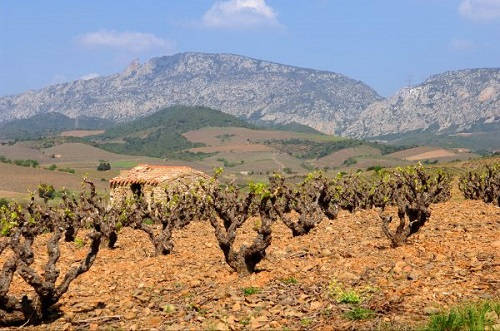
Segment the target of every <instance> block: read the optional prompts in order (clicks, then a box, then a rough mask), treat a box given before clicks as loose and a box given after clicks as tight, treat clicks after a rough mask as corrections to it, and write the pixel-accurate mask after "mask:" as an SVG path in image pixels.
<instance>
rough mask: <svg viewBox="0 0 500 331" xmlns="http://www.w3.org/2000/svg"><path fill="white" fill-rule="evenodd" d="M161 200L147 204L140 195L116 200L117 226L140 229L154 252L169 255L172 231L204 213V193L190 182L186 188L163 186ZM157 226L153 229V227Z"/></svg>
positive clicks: (171, 247)
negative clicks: (190, 184) (163, 190)
mask: <svg viewBox="0 0 500 331" xmlns="http://www.w3.org/2000/svg"><path fill="white" fill-rule="evenodd" d="M165 195H166V197H165V199H162V200H161V201H160V200H159V199H158V201H155V200H154V196H153V195H152V196H151V197H150V198H151V201H152V203H149V202H148V201H147V200H146V199H145V197H144V196H142V195H141V196H137V197H135V198H133V199H128V200H124V201H122V202H121V203H117V204H116V205H115V206H114V209H115V210H117V212H118V213H119V219H120V225H121V226H122V227H123V226H128V227H131V228H134V229H137V230H141V231H144V232H145V233H146V234H147V235H148V237H149V239H150V240H151V243H152V244H153V246H154V249H155V253H154V254H155V255H160V254H162V255H166V254H169V253H170V252H171V251H172V249H173V246H174V245H173V241H172V232H173V230H174V229H175V228H182V227H184V226H186V225H187V224H189V223H190V222H191V221H193V220H197V219H203V218H204V217H205V215H206V214H207V212H206V209H207V203H206V199H205V194H204V192H203V191H202V190H201V187H199V186H195V185H193V186H192V187H191V188H190V189H188V190H186V187H184V186H183V185H178V186H169V187H167V188H165ZM158 226H159V227H160V230H159V231H157V230H156V228H157V227H158Z"/></svg>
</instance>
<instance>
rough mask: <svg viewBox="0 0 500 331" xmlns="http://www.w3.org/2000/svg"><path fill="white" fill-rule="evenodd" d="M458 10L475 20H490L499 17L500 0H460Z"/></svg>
mask: <svg viewBox="0 0 500 331" xmlns="http://www.w3.org/2000/svg"><path fill="white" fill-rule="evenodd" d="M458 12H459V13H460V15H462V16H463V17H465V18H468V19H471V20H475V21H491V20H494V19H497V18H500V0H462V2H461V3H460V6H459V7H458Z"/></svg>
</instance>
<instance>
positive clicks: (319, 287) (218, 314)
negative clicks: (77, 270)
mask: <svg viewBox="0 0 500 331" xmlns="http://www.w3.org/2000/svg"><path fill="white" fill-rule="evenodd" d="M431 209H432V215H431V218H430V220H429V222H428V223H427V224H426V225H425V226H424V227H423V228H422V229H421V231H420V232H419V233H418V234H416V235H414V236H413V237H411V239H410V241H409V242H408V243H407V244H406V245H404V246H402V247H399V248H395V249H394V248H390V247H389V242H388V240H387V239H386V238H385V237H384V235H383V233H382V231H381V228H380V223H379V220H378V217H377V212H376V211H374V210H368V211H360V212H355V213H354V214H349V213H347V212H341V213H340V214H339V217H338V218H337V219H335V220H332V221H330V220H326V219H325V220H323V222H322V223H320V224H319V226H318V227H317V228H316V229H314V230H313V231H312V232H311V233H309V234H308V235H305V236H301V237H296V238H293V237H292V236H291V233H290V231H289V230H288V228H286V227H285V226H284V225H283V224H282V223H281V222H278V223H276V224H275V225H274V226H273V239H272V240H273V241H272V244H271V246H270V247H269V248H268V250H267V256H266V258H265V259H264V260H263V261H262V262H261V263H260V264H259V266H258V268H259V270H260V271H259V272H258V273H256V274H253V275H251V276H247V277H238V275H237V274H236V273H234V272H233V271H232V270H231V269H230V268H229V267H228V266H227V265H226V264H225V262H224V257H223V254H222V252H221V250H220V249H219V248H218V244H217V241H216V240H215V236H214V233H213V230H212V228H211V226H210V225H209V224H208V223H206V222H196V223H192V224H190V225H189V226H187V227H186V228H184V229H182V230H176V231H175V232H174V238H175V247H174V251H173V252H172V253H171V254H170V255H167V256H161V257H152V256H151V253H152V246H151V245H150V242H149V240H148V239H147V236H146V235H145V234H144V233H142V232H139V231H134V230H131V229H128V228H125V229H124V230H123V231H122V232H121V233H120V235H119V239H118V245H117V246H118V247H117V248H116V249H115V250H108V249H104V248H103V249H102V250H101V251H100V252H99V255H98V256H97V259H96V261H95V264H94V266H93V267H92V268H91V269H90V271H89V272H87V273H84V274H83V275H82V276H80V277H79V278H78V279H77V280H75V281H74V282H73V283H72V285H71V287H70V290H69V291H68V293H66V294H65V295H64V296H63V297H62V299H61V307H60V308H61V310H62V312H63V315H62V316H61V317H60V318H58V319H56V320H55V321H53V322H50V324H48V325H43V326H41V327H39V329H47V328H49V329H58V330H62V329H66V330H68V329H82V328H89V327H90V328H91V329H98V328H103V329H151V328H155V329H165V330H180V329H183V330H185V329H192V330H201V329H205V330H206V329H211V330H224V329H230V330H240V329H263V330H269V329H283V328H287V329H292V330H296V329H304V330H306V329H307V330H308V329H321V330H374V329H383V330H392V329H398V330H399V329H401V330H403V329H404V330H407V329H415V328H416V327H417V326H420V325H422V323H425V321H426V320H427V319H428V317H429V311H431V310H434V311H435V310H441V309H447V308H450V307H453V306H454V305H457V304H461V303H463V302H468V301H476V300H479V299H481V298H497V299H498V297H499V294H500V292H499V286H498V275H499V273H500V266H499V265H498V260H499V252H500V241H499V238H500V210H499V209H498V208H497V207H495V206H493V205H491V204H489V205H487V204H484V203H482V202H479V201H463V200H462V199H459V200H458V201H451V202H447V203H441V204H436V205H433V206H432V207H431ZM251 223H252V222H247V224H246V225H245V226H244V228H243V229H242V230H241V235H242V237H243V238H244V239H242V240H240V241H239V242H240V243H242V242H249V240H251V238H252V237H251V234H253V233H254V232H253V231H252V229H251V228H252V226H253V225H252V224H253V223H252V224H251ZM81 236H83V234H81ZM46 240H47V237H43V238H41V239H37V240H36V242H35V256H36V257H38V258H37V259H36V261H37V262H35V268H37V269H38V270H41V268H42V265H41V263H40V260H39V259H40V258H42V260H43V258H45V259H46V256H47V253H46V248H45V246H43V244H44V243H45V241H46ZM86 249H88V248H78V247H77V246H76V245H75V244H73V243H63V244H62V250H61V260H60V264H61V265H62V267H61V271H62V272H64V271H65V270H67V268H68V267H69V266H70V265H71V263H72V262H74V261H75V260H78V259H81V258H82V257H83V256H84V254H85V252H86ZM248 287H254V288H256V289H257V290H258V291H257V293H255V294H251V295H245V294H244V292H243V289H244V288H248ZM26 288H27V286H26V284H25V283H23V282H22V281H21V280H20V279H19V277H17V276H16V277H15V278H14V281H13V291H14V292H17V293H20V292H21V291H22V290H23V289H26ZM335 289H342V290H343V291H354V292H355V293H358V294H359V296H360V297H361V304H360V305H361V306H362V307H364V308H367V309H370V310H371V311H372V315H371V316H370V318H367V319H364V320H359V321H356V320H350V319H348V318H347V317H346V315H345V314H346V312H347V311H349V309H350V308H349V307H350V306H349V305H348V304H344V303H339V302H338V297H337V294H336V291H335Z"/></svg>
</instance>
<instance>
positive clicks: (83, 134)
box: [60, 130, 104, 138]
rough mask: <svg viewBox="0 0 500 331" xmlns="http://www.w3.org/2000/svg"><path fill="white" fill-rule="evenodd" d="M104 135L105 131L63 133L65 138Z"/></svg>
mask: <svg viewBox="0 0 500 331" xmlns="http://www.w3.org/2000/svg"><path fill="white" fill-rule="evenodd" d="M102 133H104V130H71V131H63V132H61V134H60V135H61V136H63V137H80V138H82V137H89V136H96V135H98V134H102Z"/></svg>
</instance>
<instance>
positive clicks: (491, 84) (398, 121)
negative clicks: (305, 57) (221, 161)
mask: <svg viewBox="0 0 500 331" xmlns="http://www.w3.org/2000/svg"><path fill="white" fill-rule="evenodd" d="M175 105H185V106H203V107H208V108H213V109H218V110H221V111H223V112H226V113H228V114H231V115H235V116H238V117H241V118H244V119H246V120H250V121H252V122H275V123H278V124H287V123H292V122H295V123H299V124H302V125H306V126H309V127H312V128H314V129H316V130H319V131H321V132H323V133H327V134H336V135H343V136H351V137H356V138H370V137H378V136H384V135H394V134H404V133H407V132H416V131H419V130H420V131H426V132H435V133H443V132H447V131H450V132H452V133H454V132H463V131H465V130H467V129H470V128H477V127H481V126H484V125H486V124H488V123H498V122H500V68H472V69H462V70H449V71H446V72H443V73H439V74H434V75H431V76H429V77H428V78H427V79H426V80H425V81H423V82H422V83H420V84H418V85H416V86H412V87H406V88H402V89H400V90H399V91H398V92H397V93H396V94H395V95H393V96H391V97H388V98H382V97H381V96H379V95H378V94H377V92H376V91H375V90H374V89H372V88H370V87H369V86H368V85H366V84H365V83H363V82H362V81H360V80H355V79H352V78H349V77H347V76H345V75H342V74H339V73H336V72H329V71H325V70H316V69H308V68H301V67H297V66H289V65H284V64H279V63H276V62H271V61H265V60H259V59H254V58H250V57H245V56H240V55H236V54H231V53H220V54H219V53H197V52H185V53H178V54H174V55H171V56H162V57H154V58H152V59H150V60H149V61H146V62H144V63H142V64H141V63H139V61H137V60H134V61H132V63H130V65H129V66H128V67H126V68H125V69H124V70H123V71H122V72H120V73H116V74H112V75H109V76H101V77H97V78H93V79H89V80H76V81H73V82H68V83H64V84H58V85H53V86H48V87H46V88H43V89H40V90H30V91H28V92H25V93H23V94H19V95H14V96H6V97H0V123H1V122H6V121H8V120H12V119H15V118H27V117H31V116H33V115H36V114H40V113H48V112H60V113H62V114H64V115H66V116H69V117H78V116H88V117H100V118H105V119H110V120H114V121H118V122H122V121H129V120H133V119H137V118H140V117H143V116H147V115H149V114H152V113H154V112H156V111H158V110H160V109H163V108H165V107H171V106H175Z"/></svg>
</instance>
